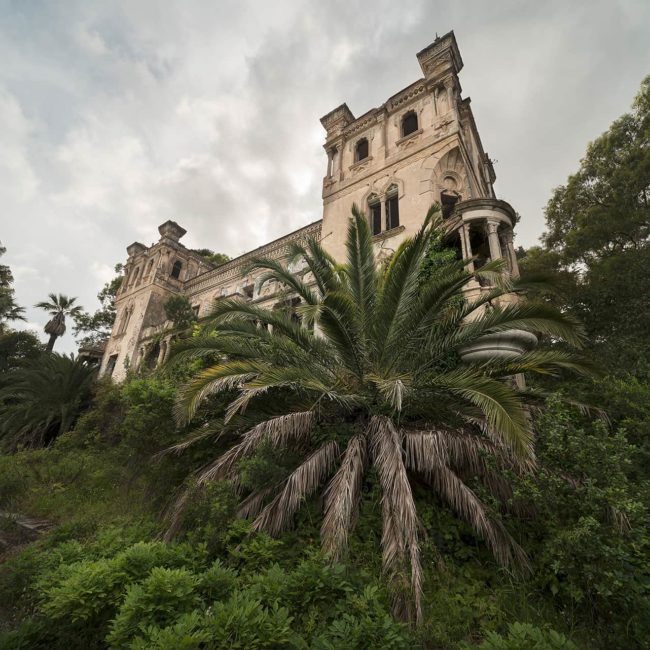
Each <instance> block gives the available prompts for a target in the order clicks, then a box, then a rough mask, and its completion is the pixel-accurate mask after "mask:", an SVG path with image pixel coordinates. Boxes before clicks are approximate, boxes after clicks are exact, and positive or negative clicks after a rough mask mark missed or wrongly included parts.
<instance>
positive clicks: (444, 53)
mask: <svg viewBox="0 0 650 650" xmlns="http://www.w3.org/2000/svg"><path fill="white" fill-rule="evenodd" d="M417 57H418V61H419V63H420V67H421V68H422V72H424V75H425V76H426V78H427V79H429V78H430V77H431V76H432V73H434V72H435V71H436V68H437V67H438V65H439V64H440V63H441V62H443V61H447V62H449V63H451V65H452V70H453V72H454V73H455V74H458V73H459V72H460V71H461V70H462V68H463V59H462V57H461V56H460V50H459V49H458V44H457V43H456V37H455V36H454V32H453V30H452V31H451V32H448V33H447V34H445V35H444V36H440V37H438V38H436V40H435V41H433V43H431V45H428V46H427V47H425V48H424V49H423V50H421V51H420V52H418V54H417Z"/></svg>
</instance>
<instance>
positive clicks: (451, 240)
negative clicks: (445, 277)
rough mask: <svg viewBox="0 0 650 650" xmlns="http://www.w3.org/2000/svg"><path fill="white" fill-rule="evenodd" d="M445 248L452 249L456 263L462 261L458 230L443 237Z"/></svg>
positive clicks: (461, 246) (461, 247)
mask: <svg viewBox="0 0 650 650" xmlns="http://www.w3.org/2000/svg"><path fill="white" fill-rule="evenodd" d="M445 247H446V248H453V249H454V252H455V253H456V259H457V260H458V261H461V260H462V259H463V245H462V243H461V241H460V230H454V231H453V232H450V233H449V235H447V237H445Z"/></svg>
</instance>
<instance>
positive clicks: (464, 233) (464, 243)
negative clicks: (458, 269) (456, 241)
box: [458, 223, 474, 273]
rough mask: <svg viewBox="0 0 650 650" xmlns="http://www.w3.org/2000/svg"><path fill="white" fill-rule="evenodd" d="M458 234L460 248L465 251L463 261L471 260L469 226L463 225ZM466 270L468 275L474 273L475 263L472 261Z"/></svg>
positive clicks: (466, 266)
mask: <svg viewBox="0 0 650 650" xmlns="http://www.w3.org/2000/svg"><path fill="white" fill-rule="evenodd" d="M458 232H459V234H460V246H461V250H462V251H463V259H465V260H466V259H469V258H470V257H472V246H471V244H470V240H469V226H468V225H467V224H464V223H463V224H461V226H460V228H459V229H458ZM465 270H466V271H467V272H468V273H474V261H473V260H470V261H469V262H467V263H466V264H465Z"/></svg>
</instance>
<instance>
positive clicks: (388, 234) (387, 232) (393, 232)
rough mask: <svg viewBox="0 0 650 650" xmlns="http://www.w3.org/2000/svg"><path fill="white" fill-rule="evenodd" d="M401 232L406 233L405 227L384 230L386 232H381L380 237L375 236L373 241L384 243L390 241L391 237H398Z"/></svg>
mask: <svg viewBox="0 0 650 650" xmlns="http://www.w3.org/2000/svg"><path fill="white" fill-rule="evenodd" d="M401 232H404V226H397V228H391V229H390V230H384V232H380V233H379V234H378V235H373V236H372V241H382V240H384V239H388V238H389V237H392V236H393V235H398V234H399V233H401Z"/></svg>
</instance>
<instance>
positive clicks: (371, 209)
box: [368, 194, 381, 235]
mask: <svg viewBox="0 0 650 650" xmlns="http://www.w3.org/2000/svg"><path fill="white" fill-rule="evenodd" d="M368 213H369V215H368V216H369V218H370V229H371V230H372V234H373V235H378V234H379V233H380V232H381V201H380V200H379V197H378V196H377V195H376V194H372V195H371V196H370V198H369V199H368Z"/></svg>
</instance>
